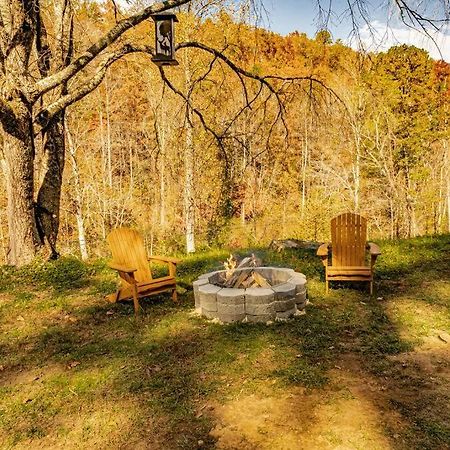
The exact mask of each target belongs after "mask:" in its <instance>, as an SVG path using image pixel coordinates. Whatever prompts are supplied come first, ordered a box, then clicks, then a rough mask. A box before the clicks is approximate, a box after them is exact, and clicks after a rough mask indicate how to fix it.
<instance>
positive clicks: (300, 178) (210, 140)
mask: <svg viewBox="0 0 450 450" xmlns="http://www.w3.org/2000/svg"><path fill="white" fill-rule="evenodd" d="M44 19H45V20H47V21H49V22H48V23H46V26H47V28H48V33H49V35H50V34H52V33H54V32H55V30H52V29H51V27H52V23H51V21H50V19H51V14H50V11H48V12H47V13H46V14H45V15H44ZM178 19H179V23H177V25H176V40H177V45H178V48H177V52H176V58H177V59H178V61H179V63H180V65H179V66H175V67H169V68H165V69H164V72H163V76H162V75H161V73H160V71H159V70H158V67H157V66H155V65H154V64H153V63H152V62H151V58H150V55H148V54H145V53H132V54H130V55H128V56H126V57H124V58H121V59H118V58H117V61H115V62H114V64H111V65H108V66H106V67H105V68H103V69H102V73H101V76H102V77H103V78H102V80H103V81H102V83H101V84H100V83H97V84H99V85H98V87H97V89H95V90H92V92H91V93H90V94H89V95H86V96H85V97H84V98H81V99H80V101H77V102H73V104H71V105H70V106H68V107H67V109H66V110H65V123H64V130H63V131H61V130H59V137H60V138H62V139H64V140H65V147H66V149H65V155H66V156H65V158H64V159H65V164H64V163H62V164H61V163H58V164H57V165H58V167H60V169H62V167H63V171H62V170H61V172H62V173H61V176H60V178H61V182H60V184H61V200H60V208H59V209H58V208H56V206H55V205H56V204H57V203H58V201H55V200H53V201H48V202H47V203H45V202H43V203H42V202H41V203H42V205H41V204H40V203H39V202H40V201H39V199H40V198H41V194H42V198H44V195H43V191H45V180H46V174H48V172H47V169H48V167H49V157H48V148H47V145H48V143H49V139H48V138H47V137H46V134H45V132H44V131H42V132H41V133H39V131H38V129H37V130H36V132H37V134H36V139H35V141H36V142H35V145H34V147H35V156H34V160H33V171H34V180H35V181H34V185H35V186H38V185H39V184H40V183H44V184H43V185H42V189H41V190H40V191H39V195H37V197H36V194H33V195H34V196H35V198H38V200H37V202H36V208H37V211H38V212H39V211H40V210H42V211H47V213H48V214H47V215H49V216H50V217H56V218H55V219H50V221H52V220H53V222H54V223H53V222H52V225H51V226H50V228H51V229H52V230H53V231H51V232H50V233H49V236H50V237H48V236H47V237H45V238H44V239H42V238H41V241H42V242H43V241H45V242H46V241H49V243H50V247H51V253H52V254H54V255H57V254H59V253H61V254H67V253H70V254H74V255H79V256H81V257H82V258H83V259H87V258H88V257H91V256H92V257H94V256H99V255H104V254H105V237H106V235H107V233H108V232H109V230H111V229H112V228H114V227H118V226H121V225H124V226H133V227H137V228H138V229H140V230H142V232H143V233H144V235H145V240H146V245H147V247H148V249H149V251H150V252H155V253H164V252H166V253H167V252H169V253H170V252H182V253H183V252H186V251H187V252H188V253H190V252H193V251H195V250H204V249H208V248H214V247H217V246H223V245H226V246H229V247H246V246H249V245H268V244H269V243H270V242H271V241H272V240H273V239H283V238H298V239H306V240H316V241H317V240H319V241H320V240H324V239H326V238H327V237H328V235H327V233H329V230H328V220H329V218H330V217H333V216H334V215H336V214H337V213H339V212H341V211H353V212H361V213H363V214H364V215H366V216H368V217H371V218H372V221H371V229H370V235H371V236H373V237H374V238H402V237H415V236H423V235H430V234H436V233H444V232H448V231H449V230H450V214H449V208H450V174H449V171H450V163H449V152H450V150H449V136H450V128H449V125H448V120H449V119H448V118H449V108H450V85H449V80H450V65H449V64H448V63H447V62H445V61H442V60H441V61H435V60H433V59H431V58H430V56H429V55H428V54H427V52H426V51H424V50H421V49H419V48H416V47H413V46H407V45H398V46H397V47H392V48H390V49H389V50H388V51H387V52H380V53H373V54H363V53H360V52H357V51H355V50H352V49H351V48H349V47H348V46H346V45H345V44H344V43H343V42H341V41H339V40H338V41H333V40H332V38H331V34H330V33H329V32H327V31H319V32H318V33H317V34H316V36H315V38H313V39H311V38H308V37H307V36H306V34H303V33H300V32H294V33H291V34H289V35H287V36H280V35H278V34H276V33H273V32H271V31H267V30H265V29H263V28H259V27H255V26H250V25H248V24H246V23H244V22H242V20H239V19H238V18H236V17H235V16H233V15H231V14H230V13H228V12H226V10H223V9H222V10H217V12H216V13H214V14H208V15H207V16H206V17H205V16H202V15H201V14H194V13H193V12H189V11H185V12H181V13H180V14H179V17H178ZM117 20H118V17H117V10H115V9H114V7H113V5H112V4H109V3H106V4H97V3H92V2H87V1H86V2H78V3H76V21H75V22H74V29H73V38H74V42H73V49H72V50H71V52H73V53H74V54H75V55H76V54H77V49H78V48H80V49H82V48H86V46H88V45H89V44H90V43H92V41H93V40H95V38H99V37H100V36H101V35H102V34H103V33H105V31H106V30H108V29H110V28H111V27H113V26H114V24H115V23H117ZM153 28H154V25H153V21H151V20H147V21H144V22H143V23H141V24H140V25H138V26H137V27H136V28H135V29H133V32H132V35H130V36H129V40H130V39H131V45H136V46H139V45H143V43H148V42H152V39H153V33H154V31H153ZM199 44H201V45H199ZM202 46H203V48H202ZM214 52H216V53H214ZM219 52H220V53H219ZM218 55H220V57H219V56H218ZM38 65H39V64H38ZM33 70H38V68H37V67H35V69H33ZM92 70H95V69H89V68H87V69H86V70H85V72H87V73H86V74H84V75H83V77H85V78H86V77H89V76H93V73H92ZM45 95H46V96H47V98H48V97H49V98H50V100H46V101H48V102H51V101H52V96H54V94H53V93H49V94H45ZM56 104H57V103H56V102H55V103H53V105H56ZM4 158H5V157H3V159H2V167H3V170H4V171H6V170H7V167H6V166H7V164H6V160H5V159H4ZM53 164H55V161H53ZM5 174H6V172H5ZM8 183H9V184H12V185H14V184H15V183H14V182H13V181H11V179H9V178H8V176H5V177H3V178H2V183H1V185H0V186H1V187H0V189H1V191H2V195H1V196H0V199H1V200H0V258H1V260H2V261H3V262H9V263H12V264H15V263H17V264H21V263H23V262H27V261H28V260H29V258H28V257H27V256H22V257H19V256H17V255H16V256H14V255H13V253H14V252H9V250H8V249H9V245H10V244H9V242H10V238H11V239H13V237H14V234H13V232H12V231H11V232H10V233H11V234H8V233H9V232H8V229H13V228H14V226H13V224H12V223H10V225H9V227H8V219H7V218H8V216H11V215H15V214H14V213H13V212H10V213H9V214H8V213H7V211H8V206H7V198H8V195H7V192H8ZM51 183H52V182H51V181H50V183H49V185H48V186H47V188H46V189H47V190H48V191H50V190H51V191H54V190H55V189H52V188H51V186H52V184H51ZM49 186H50V187H49ZM56 191H57V189H56ZM30 195H31V194H30ZM10 197H11V195H10ZM49 205H52V206H49ZM52 208H56V209H58V211H57V212H55V211H53V209H52ZM11 211H12V210H11ZM37 215H39V213H38V214H37ZM44 215H45V214H44ZM45 220H46V219H45V218H44V219H42V220H41V223H44V224H45ZM58 222H59V223H58ZM19 228H20V227H19ZM58 230H59V234H58ZM9 236H10V237H9ZM14 239H16V238H14ZM14 239H13V240H14ZM38 241H39V239H38ZM33 245H34V248H36V249H39V248H40V246H41V244H37V243H36V242H34V244H33ZM49 252H50V250H49V249H48V248H47V250H45V251H44V255H45V254H49ZM8 253H9V256H8ZM34 254H35V252H32V256H33V255H34ZM21 258H22V260H21ZM15 259H16V260H15Z"/></svg>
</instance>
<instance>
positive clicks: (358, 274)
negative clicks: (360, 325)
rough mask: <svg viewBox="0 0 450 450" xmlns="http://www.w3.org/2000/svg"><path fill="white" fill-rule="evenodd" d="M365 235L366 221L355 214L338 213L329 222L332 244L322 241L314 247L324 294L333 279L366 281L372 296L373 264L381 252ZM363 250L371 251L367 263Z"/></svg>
mask: <svg viewBox="0 0 450 450" xmlns="http://www.w3.org/2000/svg"><path fill="white" fill-rule="evenodd" d="M366 238H367V220H366V219H365V218H364V217H362V216H360V215H358V214H351V213H345V214H341V215H340V216H337V217H335V218H334V219H333V220H332V221H331V243H325V244H322V245H321V246H320V247H319V249H318V250H317V255H318V256H320V257H321V258H322V262H323V265H324V266H325V282H326V292H327V293H328V287H329V282H330V281H333V280H336V281H368V282H369V283H370V294H371V295H372V293H373V267H374V265H375V261H376V259H377V257H378V255H381V251H380V248H379V247H378V245H376V244H374V243H372V242H368V243H366ZM366 250H368V251H369V254H370V263H367V262H366ZM330 251H331V265H330V258H329V253H330Z"/></svg>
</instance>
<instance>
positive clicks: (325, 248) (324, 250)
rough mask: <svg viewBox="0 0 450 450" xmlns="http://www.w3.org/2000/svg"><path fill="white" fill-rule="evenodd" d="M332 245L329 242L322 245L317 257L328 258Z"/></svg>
mask: <svg viewBox="0 0 450 450" xmlns="http://www.w3.org/2000/svg"><path fill="white" fill-rule="evenodd" d="M330 246H331V244H330V243H329V242H326V243H325V244H322V245H321V246H320V247H319V248H318V249H317V256H328V252H329V249H330Z"/></svg>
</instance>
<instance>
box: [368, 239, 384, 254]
mask: <svg viewBox="0 0 450 450" xmlns="http://www.w3.org/2000/svg"><path fill="white" fill-rule="evenodd" d="M367 247H368V249H369V253H370V254H371V255H373V256H379V255H381V250H380V247H378V245H377V244H374V243H373V242H368V243H367Z"/></svg>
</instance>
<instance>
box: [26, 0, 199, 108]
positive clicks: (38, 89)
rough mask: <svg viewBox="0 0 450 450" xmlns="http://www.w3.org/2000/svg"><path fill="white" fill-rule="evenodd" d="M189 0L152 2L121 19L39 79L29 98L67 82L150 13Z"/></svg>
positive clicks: (188, 0) (164, 9)
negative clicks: (67, 60) (55, 70)
mask: <svg viewBox="0 0 450 450" xmlns="http://www.w3.org/2000/svg"><path fill="white" fill-rule="evenodd" d="M190 1H191V0H165V1H163V2H160V3H154V4H152V5H151V6H148V7H147V8H145V9H143V10H142V11H141V12H140V13H138V14H135V15H133V16H130V17H127V18H126V19H122V20H120V21H119V22H117V24H116V25H115V26H114V27H113V28H112V29H111V30H110V31H108V33H106V34H105V35H104V36H102V37H101V38H100V39H99V40H98V41H97V42H96V43H95V44H93V45H91V46H90V47H89V48H88V49H87V50H86V51H85V52H84V53H83V54H82V55H81V56H79V57H78V58H77V59H75V60H74V61H73V62H72V63H71V64H69V65H68V66H67V67H66V68H64V69H62V70H60V71H59V72H57V73H55V74H53V75H50V76H48V77H46V78H43V79H41V80H39V81H38V82H37V83H36V86H35V89H34V91H33V92H31V93H30V95H29V97H30V98H29V100H30V102H31V103H34V102H35V101H36V100H37V99H38V98H39V97H40V96H41V95H43V94H45V93H46V92H48V91H50V90H51V89H53V88H55V87H56V86H58V85H60V84H62V83H65V82H67V81H68V80H70V79H71V78H72V77H73V76H74V75H76V74H77V73H78V72H80V70H82V69H83V68H84V67H86V66H87V65H88V64H89V63H90V62H91V61H92V60H93V59H94V58H95V57H96V56H97V55H98V54H100V53H101V52H102V51H103V50H104V49H105V48H107V47H108V46H109V45H111V44H112V43H114V42H115V41H116V40H117V39H118V38H119V37H120V36H122V35H123V34H124V33H125V32H126V31H128V30H129V29H130V28H133V27H134V26H136V25H138V24H139V23H141V22H142V21H144V20H145V19H147V18H148V17H150V16H151V15H152V14H155V13H159V12H163V11H166V10H168V9H170V8H174V7H176V6H181V5H184V4H185V3H189V2H190Z"/></svg>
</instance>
